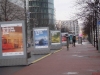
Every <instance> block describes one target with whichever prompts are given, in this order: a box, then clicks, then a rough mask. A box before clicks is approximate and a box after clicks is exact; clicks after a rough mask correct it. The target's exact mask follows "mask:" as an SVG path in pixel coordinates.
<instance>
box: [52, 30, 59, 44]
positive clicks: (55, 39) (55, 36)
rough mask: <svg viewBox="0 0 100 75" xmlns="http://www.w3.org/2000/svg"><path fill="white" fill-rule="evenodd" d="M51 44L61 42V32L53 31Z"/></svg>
mask: <svg viewBox="0 0 100 75" xmlns="http://www.w3.org/2000/svg"><path fill="white" fill-rule="evenodd" d="M51 44H60V32H56V31H53V32H51Z"/></svg>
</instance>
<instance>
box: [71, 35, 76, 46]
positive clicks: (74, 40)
mask: <svg viewBox="0 0 100 75" xmlns="http://www.w3.org/2000/svg"><path fill="white" fill-rule="evenodd" d="M72 42H73V43H72V46H74V47H75V42H76V36H75V35H74V36H73V38H72Z"/></svg>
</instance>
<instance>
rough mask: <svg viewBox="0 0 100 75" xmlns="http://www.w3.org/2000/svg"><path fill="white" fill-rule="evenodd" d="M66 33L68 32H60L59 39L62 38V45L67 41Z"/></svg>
mask: <svg viewBox="0 0 100 75" xmlns="http://www.w3.org/2000/svg"><path fill="white" fill-rule="evenodd" d="M66 34H68V33H61V39H62V45H63V46H64V45H66V41H67V39H66Z"/></svg>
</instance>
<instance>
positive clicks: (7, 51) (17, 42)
mask: <svg viewBox="0 0 100 75" xmlns="http://www.w3.org/2000/svg"><path fill="white" fill-rule="evenodd" d="M1 31H2V55H3V56H13V55H14V56H15V55H23V54H24V52H23V43H22V24H21V23H18V24H2V25H1Z"/></svg>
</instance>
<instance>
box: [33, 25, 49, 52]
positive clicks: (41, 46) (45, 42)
mask: <svg viewBox="0 0 100 75" xmlns="http://www.w3.org/2000/svg"><path fill="white" fill-rule="evenodd" d="M33 43H34V50H33V53H34V54H47V53H49V52H50V47H49V29H48V28H47V27H40V28H33Z"/></svg>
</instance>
